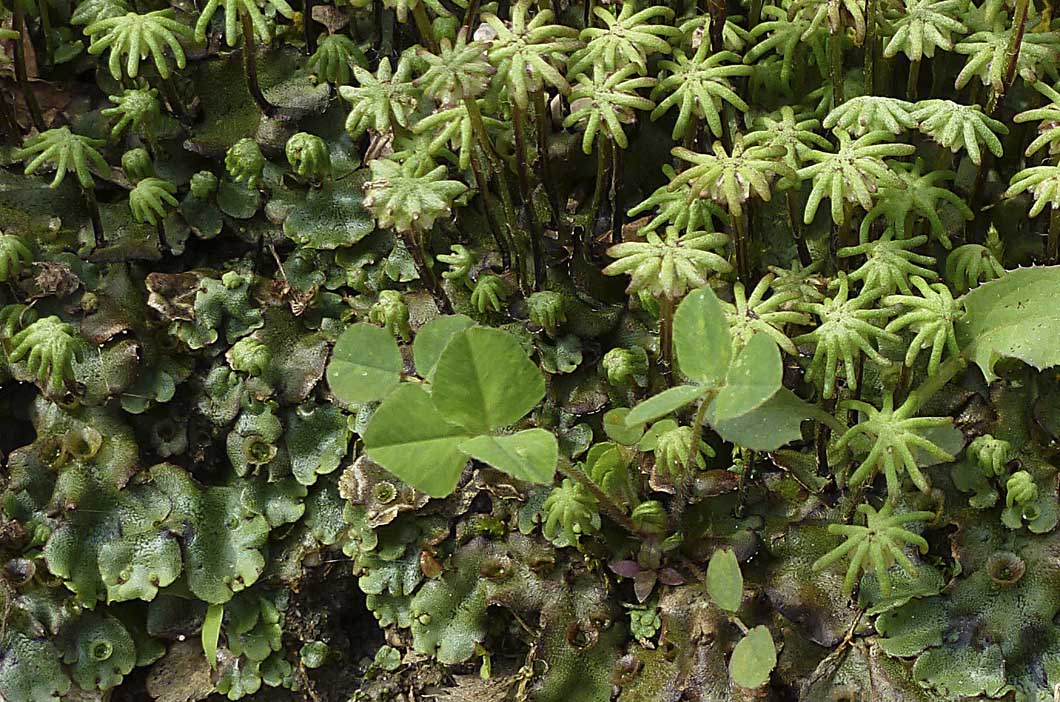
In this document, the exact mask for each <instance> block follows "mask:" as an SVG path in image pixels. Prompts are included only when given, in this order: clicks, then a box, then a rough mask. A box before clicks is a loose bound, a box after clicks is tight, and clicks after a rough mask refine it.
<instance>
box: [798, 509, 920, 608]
mask: <svg viewBox="0 0 1060 702" xmlns="http://www.w3.org/2000/svg"><path fill="white" fill-rule="evenodd" d="M893 510H894V504H893V502H887V503H885V504H884V505H883V507H882V508H880V510H879V511H877V510H876V508H875V507H873V506H872V505H870V504H867V503H866V504H862V505H858V513H859V514H862V515H864V516H865V526H859V525H856V524H830V525H829V526H828V532H829V533H830V534H836V535H837V536H843V537H845V540H844V541H843V543H842V544H840V545H839V546H837V547H835V548H834V549H832V550H831V551H829V552H828V553H827V554H826V555H824V556H822V557H821V558H819V559H817V561H815V562H814V564H813V569H814V570H823V569H825V568H828V567H829V566H831V565H832V564H833V563H837V562H838V561H840V560H842V559H843V558H846V557H848V556H849V558H850V565H849V567H848V568H847V572H846V577H845V578H844V579H843V592H844V593H845V594H847V595H849V594H850V593H851V592H852V591H853V589H854V586H855V585H857V583H858V575H859V574H860V573H862V572H869V571H872V572H874V573H875V574H876V577H877V579H878V580H879V583H880V590H881V591H882V593H883V596H884V597H890V596H891V591H892V586H891V576H890V567H891V566H892V565H893V564H894V563H897V564H898V565H899V566H901V567H902V569H903V570H905V572H906V573H907V574H908V575H909V576H911V577H912V576H913V575H914V574H915V573H916V569H917V568H916V565H915V564H914V563H913V561H912V560H910V558H909V556H907V555H906V554H905V546H906V545H911V546H915V547H917V549H919V551H920V553H927V550H928V543H927V541H926V540H925V539H924V537H922V536H920V535H919V534H916V533H914V532H911V531H909V530H908V529H906V528H905V526H906V525H907V524H909V523H911V522H928V521H931V520H932V519H934V517H935V515H934V513H932V512H898V513H894V511H893Z"/></svg>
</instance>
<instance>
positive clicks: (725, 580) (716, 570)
mask: <svg viewBox="0 0 1060 702" xmlns="http://www.w3.org/2000/svg"><path fill="white" fill-rule="evenodd" d="M707 592H708V593H709V594H710V599H712V600H713V601H714V604H716V605H718V606H719V607H721V608H722V609H724V610H725V611H727V612H735V611H736V610H738V609H740V603H741V602H743V573H741V572H740V563H739V561H737V560H736V554H735V553H733V552H732V550H731V549H727V548H726V549H718V550H717V551H715V552H714V555H713V556H711V557H710V563H709V564H708V565H707Z"/></svg>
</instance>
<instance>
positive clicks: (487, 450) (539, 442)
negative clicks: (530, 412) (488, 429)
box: [460, 429, 559, 483]
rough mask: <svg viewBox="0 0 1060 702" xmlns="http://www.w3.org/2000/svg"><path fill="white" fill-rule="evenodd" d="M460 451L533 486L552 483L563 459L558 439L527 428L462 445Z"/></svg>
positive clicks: (476, 438)
mask: <svg viewBox="0 0 1060 702" xmlns="http://www.w3.org/2000/svg"><path fill="white" fill-rule="evenodd" d="M460 450H461V451H463V452H464V453H466V454H467V455H468V456H470V457H471V458H474V459H475V460H477V461H482V462H483V463H488V464H489V465H491V466H493V467H494V468H496V469H497V470H501V471H504V472H505V473H507V474H508V475H510V476H512V477H513V478H518V479H519V480H526V481H528V482H531V483H551V482H552V478H553V476H554V475H555V473H556V461H557V460H558V459H559V445H558V444H557V443H556V437H555V436H553V434H552V432H550V431H546V430H544V429H527V430H525V431H521V432H519V433H518V434H510V435H506V436H476V437H475V438H474V439H470V440H468V441H465V442H464V443H462V444H460Z"/></svg>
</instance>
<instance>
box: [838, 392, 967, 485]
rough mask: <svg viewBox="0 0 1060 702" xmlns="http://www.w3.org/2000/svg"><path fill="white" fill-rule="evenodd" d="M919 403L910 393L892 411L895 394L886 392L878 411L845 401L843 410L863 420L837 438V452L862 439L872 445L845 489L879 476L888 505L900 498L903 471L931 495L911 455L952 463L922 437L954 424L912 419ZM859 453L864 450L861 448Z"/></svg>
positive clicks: (945, 419) (946, 419) (938, 419)
mask: <svg viewBox="0 0 1060 702" xmlns="http://www.w3.org/2000/svg"><path fill="white" fill-rule="evenodd" d="M919 399H920V398H919V397H918V396H917V395H916V394H915V393H912V394H910V396H909V398H908V399H907V400H906V401H905V402H903V403H902V406H901V407H899V408H898V409H895V408H894V393H893V392H891V391H888V392H886V393H884V395H883V405H882V407H881V408H880V409H876V408H875V407H873V406H872V405H870V404H869V403H867V402H862V401H861V400H847V401H845V402H843V403H842V405H843V407H844V408H846V409H854V410H857V411H858V412H861V414H862V415H863V416H864V418H863V419H862V420H861V421H860V422H858V423H857V424H855V425H854V426H852V427H850V428H849V429H847V431H846V432H845V433H844V434H843V435H842V436H841V437H839V440H838V441H837V442H836V448H837V449H845V448H847V447H850V446H852V445H853V444H854V442H855V441H856V440H857V439H858V437H861V436H865V437H868V438H869V439H870V440H871V441H872V444H871V448H869V449H868V453H867V454H866V456H865V458H864V459H863V460H862V461H861V463H860V464H859V465H858V467H857V470H855V471H854V472H853V473H852V474H851V475H850V477H849V478H848V479H847V485H849V486H850V487H857V486H859V485H861V484H863V483H865V482H867V481H869V480H871V479H872V478H874V477H876V475H878V474H879V473H881V472H882V473H883V475H884V477H885V478H886V480H887V496H888V498H889V499H890V501H891V502H897V501H898V498H899V497H901V494H902V483H901V480H900V479H899V472H900V471H904V472H905V473H906V474H907V475H908V476H909V479H910V480H912V481H913V484H914V485H916V487H917V489H918V490H920V491H921V492H923V493H928V492H930V491H931V485H930V484H929V483H928V481H927V478H925V477H924V474H923V473H921V472H920V467H919V465H918V463H917V460H916V455H915V453H914V452H915V451H917V450H919V451H923V452H924V453H927V454H928V455H930V456H932V457H934V458H936V459H938V460H940V461H953V460H955V459H954V457H953V456H952V455H950V454H949V453H948V452H946V451H944V450H943V449H942V448H940V447H939V446H937V445H936V444H934V443H932V442H931V441H930V440H929V439H928V438H926V437H925V436H923V435H922V433H921V432H923V431H924V430H925V429H932V428H934V427H943V426H947V425H949V424H950V423H951V422H952V421H953V420H952V419H951V418H950V417H916V416H913V415H914V414H915V413H916V411H917V408H918V404H919ZM858 450H859V451H861V450H863V447H861V448H859V449H858Z"/></svg>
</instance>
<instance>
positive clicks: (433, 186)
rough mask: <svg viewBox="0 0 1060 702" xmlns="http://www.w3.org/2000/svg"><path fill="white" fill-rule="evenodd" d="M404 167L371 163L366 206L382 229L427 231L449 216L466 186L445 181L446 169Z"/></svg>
mask: <svg viewBox="0 0 1060 702" xmlns="http://www.w3.org/2000/svg"><path fill="white" fill-rule="evenodd" d="M409 163H411V162H406V163H405V164H399V163H395V162H394V161H391V160H389V159H385V158H377V159H375V160H374V161H372V163H371V169H372V179H371V180H370V181H368V182H366V183H365V184H364V192H365V195H364V206H365V207H367V208H368V209H369V211H371V213H372V214H373V215H374V216H375V218H376V221H377V223H378V225H379V226H380V227H383V228H386V227H393V228H394V229H396V230H397V231H399V232H408V231H417V232H423V231H428V230H429V229H430V228H431V227H432V226H434V222H435V220H437V219H438V218H439V217H442V216H444V215H447V214H449V212H450V211H451V209H452V206H453V200H454V199H456V198H457V197H458V196H460V195H462V194H463V193H464V191H465V190H467V186H466V185H464V184H463V183H461V182H460V181H457V180H447V179H446V177H445V176H446V173H447V171H446V167H445V166H438V167H437V168H435V169H434V170H431V171H428V172H426V173H417V172H416V171H414V170H413V169H412V167H410V166H409Z"/></svg>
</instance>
